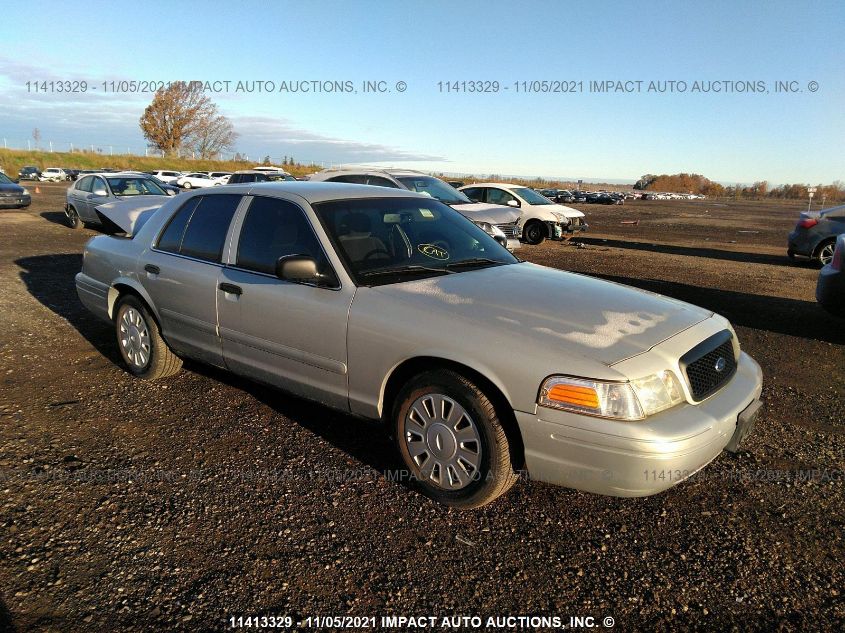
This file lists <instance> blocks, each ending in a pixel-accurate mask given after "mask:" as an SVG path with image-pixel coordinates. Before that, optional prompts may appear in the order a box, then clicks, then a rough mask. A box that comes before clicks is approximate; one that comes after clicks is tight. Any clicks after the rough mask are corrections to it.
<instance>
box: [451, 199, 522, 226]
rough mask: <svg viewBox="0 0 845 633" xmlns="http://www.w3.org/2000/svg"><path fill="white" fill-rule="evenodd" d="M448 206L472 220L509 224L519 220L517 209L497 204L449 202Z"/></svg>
mask: <svg viewBox="0 0 845 633" xmlns="http://www.w3.org/2000/svg"><path fill="white" fill-rule="evenodd" d="M449 206H450V207H452V208H453V209H454V210H455V211H458V212H459V213H460V214H461V215H463V216H466V217H468V218H469V219H470V220H473V221H474V222H489V223H490V224H509V223H511V222H516V221H517V220H519V211H517V210H516V209H512V208H510V207H503V206H502V205H498V204H486V203H484V202H467V203H466V204H450V205H449Z"/></svg>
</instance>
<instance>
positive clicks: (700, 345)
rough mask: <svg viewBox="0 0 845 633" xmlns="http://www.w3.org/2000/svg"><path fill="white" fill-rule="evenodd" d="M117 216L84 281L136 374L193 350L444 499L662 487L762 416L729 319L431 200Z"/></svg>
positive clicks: (368, 196) (749, 365)
mask: <svg viewBox="0 0 845 633" xmlns="http://www.w3.org/2000/svg"><path fill="white" fill-rule="evenodd" d="M109 213H110V214H111V216H110V217H111V218H112V220H113V221H114V222H116V223H117V224H119V225H122V226H123V228H124V230H125V231H126V234H127V235H128V236H129V239H127V238H125V237H122V238H118V237H112V236H107V235H102V236H97V237H94V238H93V239H91V240H90V241H89V242H88V243H87V245H86V247H85V254H84V260H83V268H82V272H80V273H79V274H78V275H77V276H76V288H77V292H78V294H79V297H80V299H81V300H82V303H83V304H84V305H85V306H86V307H87V308H88V309H89V310H91V311H92V312H93V313H94V314H96V315H98V316H99V317H102V318H103V319H105V320H108V321H109V322H111V323H113V326H114V329H115V334H116V338H117V344H118V347H119V349H120V353H121V355H122V357H123V360H124V361H125V363H126V366H127V367H128V369H129V371H130V372H132V373H133V374H135V375H136V376H139V377H142V378H161V377H164V376H169V375H171V374H174V373H176V372H177V371H178V370H179V368H180V366H181V362H182V361H181V359H182V358H193V359H197V360H200V361H202V362H205V363H209V364H211V365H215V366H218V367H225V368H227V369H229V370H231V371H233V372H236V373H238V374H241V375H244V376H248V377H250V378H254V379H256V380H259V381H261V382H264V383H269V384H271V385H275V386H277V387H279V388H282V389H284V390H287V391H289V392H291V393H293V394H296V395H298V396H301V397H304V398H309V399H313V400H316V401H319V402H321V403H324V404H326V405H328V406H330V407H335V408H337V409H340V410H342V411H346V412H349V413H351V414H353V415H354V416H360V417H364V418H372V419H375V420H382V421H384V423H385V425H386V427H387V429H388V431H389V432H390V433H391V434H392V436H393V437H394V438H395V442H396V447H397V450H398V452H399V454H400V455H401V457H402V460H403V461H404V464H405V466H406V468H407V473H408V479H409V480H410V481H412V482H413V483H414V485H415V486H417V487H418V488H419V489H420V490H421V491H423V492H424V493H425V494H427V495H429V496H430V497H432V498H433V499H436V500H437V501H440V502H442V503H445V504H449V505H453V506H459V507H473V506H479V505H482V504H485V503H487V502H489V501H491V500H493V499H495V498H496V497H497V496H499V495H500V494H502V493H504V492H505V491H506V490H507V489H508V488H509V487H510V486H511V485H512V484H513V483H514V481H515V480H516V473H517V472H518V470H519V469H520V468H522V467H523V466H524V467H525V468H527V471H528V473H529V474H530V476H531V477H532V478H534V479H538V480H542V481H547V482H552V483H555V484H559V485H562V486H570V487H573V488H577V489H581V490H587V491H591V492H596V493H601V494H607V495H618V496H639V495H649V494H652V493H656V492H659V491H661V490H663V489H665V488H668V487H669V486H672V485H674V484H676V483H677V482H678V481H680V480H682V479H685V478H686V477H688V476H690V475H691V474H693V473H695V472H696V471H698V470H699V469H700V468H702V467H704V466H705V465H706V464H708V463H709V462H710V461H711V460H713V459H714V458H716V457H717V456H718V455H719V454H720V453H721V452H722V451H723V450H724V449H728V450H732V451H735V450H737V448H738V446H739V443H740V442H741V441H742V440H743V439H744V438H745V436H746V435H747V434H748V433H749V432H750V431H751V429H752V427H753V425H754V421H755V418H756V416H757V412H758V410H759V408H760V401H759V398H760V392H761V382H762V376H761V372H760V368H759V367H758V365H757V363H755V362H754V361H753V360H752V359H751V358H750V357H749V356H748V355H747V354H745V353H744V352H741V351H740V346H739V342H738V340H737V337H736V335H735V334H734V331H733V329H732V328H731V326H730V324H729V323H728V322H727V321H726V320H725V319H724V318H723V317H721V316H718V315H716V314H713V313H712V312H710V311H708V310H704V309H702V308H698V307H695V306H692V305H689V304H686V303H682V302H680V301H675V300H673V299H669V298H666V297H662V296H659V295H655V294H652V293H647V292H643V291H640V290H636V289H633V288H630V287H627V286H623V285H620V284H615V283H610V282H606V281H601V280H598V279H594V278H592V277H588V276H584V275H578V274H573V273H568V272H564V271H560V270H555V269H550V268H545V267H542V266H537V265H534V264H530V263H524V262H520V261H519V260H518V259H517V258H515V257H514V256H513V255H511V254H510V253H509V252H508V251H507V250H506V249H504V248H502V247H501V246H500V245H499V244H498V243H497V242H496V241H495V240H493V239H492V238H491V237H490V236H489V235H487V234H486V233H485V232H484V231H483V230H481V229H480V228H478V227H477V226H476V225H475V224H473V223H472V222H470V221H469V220H467V219H466V218H465V217H463V216H462V215H461V214H459V213H458V212H457V211H454V210H453V209H451V208H450V207H448V206H446V205H444V204H442V203H441V202H439V201H438V200H435V199H434V198H431V197H430V196H425V195H421V194H418V193H413V192H409V191H407V190H404V189H388V188H383V187H366V186H360V185H348V184H333V183H307V182H306V183H303V182H282V183H257V184H250V185H229V186H226V187H216V188H213V189H211V188H209V189H205V190H200V191H196V192H192V193H189V194H182V195H180V196H178V197H176V198H169V199H168V200H167V201H166V203H165V204H164V205H163V206H162V207H161V208H160V209H157V210H155V211H146V212H143V213H140V214H138V213H136V212H135V210H131V211H130V212H129V213H125V214H123V215H121V210H120V205H114V206H113V207H112V208H111V209H110V210H109ZM572 297H577V301H573V300H571V298H572ZM349 423H350V424H353V423H354V422H353V421H352V420H351V419H350V420H349Z"/></svg>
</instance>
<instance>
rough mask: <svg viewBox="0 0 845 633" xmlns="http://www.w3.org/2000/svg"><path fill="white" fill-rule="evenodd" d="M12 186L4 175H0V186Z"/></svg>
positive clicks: (9, 179) (10, 181)
mask: <svg viewBox="0 0 845 633" xmlns="http://www.w3.org/2000/svg"><path fill="white" fill-rule="evenodd" d="M11 184H14V183H13V182H12V180H11V178H9V177H8V176H7V175H6V174H0V185H11Z"/></svg>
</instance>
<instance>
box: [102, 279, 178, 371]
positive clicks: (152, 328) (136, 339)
mask: <svg viewBox="0 0 845 633" xmlns="http://www.w3.org/2000/svg"><path fill="white" fill-rule="evenodd" d="M114 325H115V333H116V334H117V345H118V347H119V348H120V355H121V356H122V357H123V362H124V363H126V368H127V369H128V370H129V371H130V372H131V373H132V374H134V375H136V376H138V377H139V378H144V379H147V380H155V379H157V378H165V377H167V376H172V375H173V374H175V373H176V372H178V371H179V370H180V369H181V368H182V359H181V358H179V357H178V356H176V354H174V353H173V352H172V351H170V348H169V347H168V346H167V343H165V342H164V339H163V338H161V333H160V332H159V329H158V324H157V323H156V322H155V319H153V318H152V316H151V315H150V313H149V311H148V310H147V307H146V306H145V305H144V304H143V302H141V301H140V300H139V299H138V298H137V297H135V296H133V295H127V296H125V297H123V298H122V299H121V300H120V303H119V304H118V306H117V311H116V313H115V317H114Z"/></svg>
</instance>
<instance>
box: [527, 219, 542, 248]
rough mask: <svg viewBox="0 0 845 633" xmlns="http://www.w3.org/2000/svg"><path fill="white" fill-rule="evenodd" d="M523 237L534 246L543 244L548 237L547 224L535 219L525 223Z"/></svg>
mask: <svg viewBox="0 0 845 633" xmlns="http://www.w3.org/2000/svg"><path fill="white" fill-rule="evenodd" d="M522 237H523V239H525V241H526V242H528V243H529V244H531V245H532V246H536V245H537V244H542V243H543V240H544V239H545V238H546V226H545V225H544V224H543V223H542V222H538V221H537V220H533V221H531V222H529V223H528V224H526V225H525V228H524V229H523V231H522Z"/></svg>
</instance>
